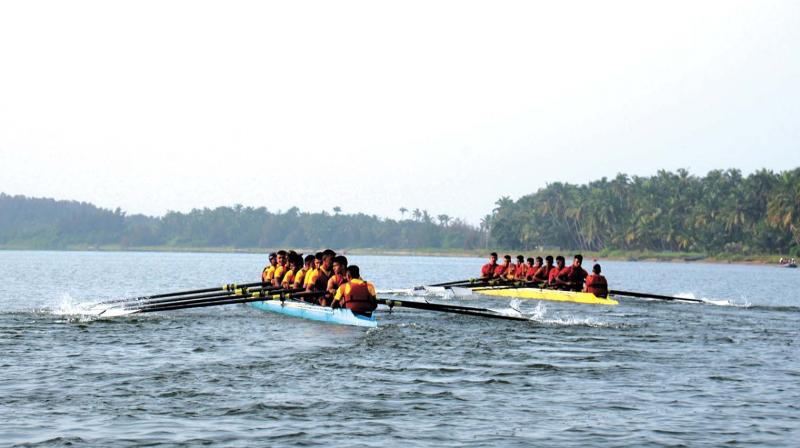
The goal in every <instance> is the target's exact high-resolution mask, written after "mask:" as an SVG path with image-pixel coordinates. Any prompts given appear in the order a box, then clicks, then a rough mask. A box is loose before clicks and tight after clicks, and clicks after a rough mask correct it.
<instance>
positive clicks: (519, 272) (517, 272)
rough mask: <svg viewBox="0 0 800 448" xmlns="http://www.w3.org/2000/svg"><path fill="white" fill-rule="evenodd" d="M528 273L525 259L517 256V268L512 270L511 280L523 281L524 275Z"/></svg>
mask: <svg viewBox="0 0 800 448" xmlns="http://www.w3.org/2000/svg"><path fill="white" fill-rule="evenodd" d="M527 273H528V267H527V266H525V257H524V256H522V255H517V267H516V268H514V278H513V280H525V275H526V274H527Z"/></svg>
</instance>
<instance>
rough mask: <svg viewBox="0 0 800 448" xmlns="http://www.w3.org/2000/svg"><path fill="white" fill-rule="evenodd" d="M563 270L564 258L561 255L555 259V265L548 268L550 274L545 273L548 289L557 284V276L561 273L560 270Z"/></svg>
mask: <svg viewBox="0 0 800 448" xmlns="http://www.w3.org/2000/svg"><path fill="white" fill-rule="evenodd" d="M562 269H564V257H562V256H561V255H559V256H557V257H556V265H555V266H553V267H552V268H550V272H548V273H547V285H548V286H550V287H556V286H557V284H558V274H560V273H561V270H562Z"/></svg>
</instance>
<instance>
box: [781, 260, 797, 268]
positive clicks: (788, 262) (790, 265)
mask: <svg viewBox="0 0 800 448" xmlns="http://www.w3.org/2000/svg"><path fill="white" fill-rule="evenodd" d="M778 264H779V265H780V266H781V267H782V268H796V267H797V263H796V262H795V261H794V258H792V259H791V260H789V259H785V258H781V261H779V262H778Z"/></svg>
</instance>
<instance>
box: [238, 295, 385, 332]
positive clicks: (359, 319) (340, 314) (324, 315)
mask: <svg viewBox="0 0 800 448" xmlns="http://www.w3.org/2000/svg"><path fill="white" fill-rule="evenodd" d="M249 305H250V306H251V307H253V308H255V309H257V310H261V311H268V312H270V313H277V314H283V315H285V316H292V317H299V318H301V319H308V320H315V321H318V322H325V323H329V324H336V325H351V326H355V327H377V326H378V321H377V320H376V319H375V316H372V317H366V316H359V315H356V314H353V312H352V311H350V310H347V309H341V308H340V309H332V308H328V307H324V306H318V305H312V304H310V303H303V302H292V301H284V302H281V301H280V300H265V301H263V302H250V304H249Z"/></svg>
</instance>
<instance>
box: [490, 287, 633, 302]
mask: <svg viewBox="0 0 800 448" xmlns="http://www.w3.org/2000/svg"><path fill="white" fill-rule="evenodd" d="M475 292H476V293H478V294H483V295H486V296H494V297H513V298H516V299H534V300H552V301H555V302H573V303H584V304H589V305H616V304H618V303H619V302H617V301H616V300H614V299H604V298H602V297H597V296H595V295H594V294H592V293H590V292H572V291H556V290H552V289H538V288H506V289H485V290H476V291H475Z"/></svg>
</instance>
